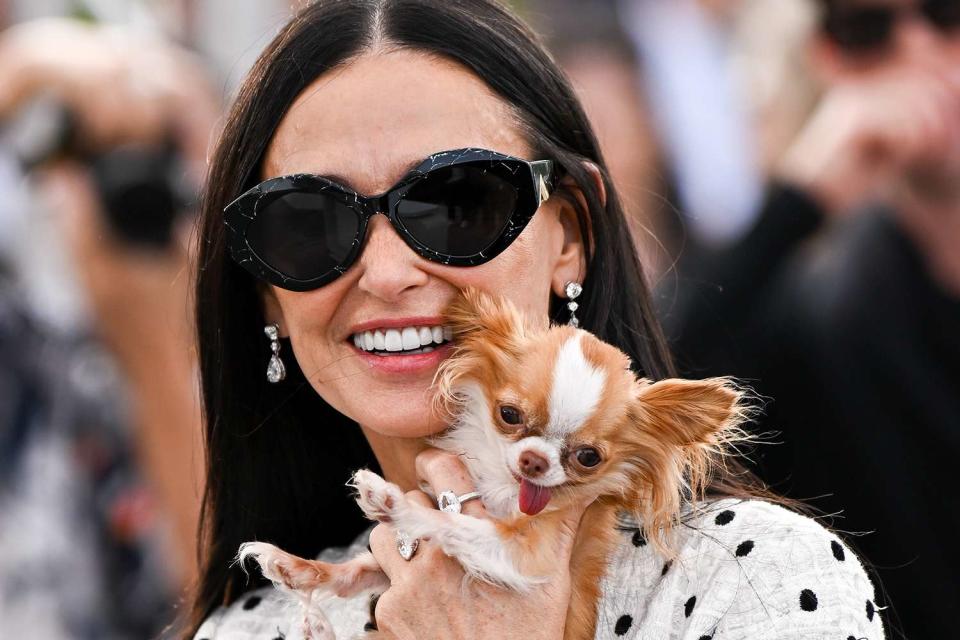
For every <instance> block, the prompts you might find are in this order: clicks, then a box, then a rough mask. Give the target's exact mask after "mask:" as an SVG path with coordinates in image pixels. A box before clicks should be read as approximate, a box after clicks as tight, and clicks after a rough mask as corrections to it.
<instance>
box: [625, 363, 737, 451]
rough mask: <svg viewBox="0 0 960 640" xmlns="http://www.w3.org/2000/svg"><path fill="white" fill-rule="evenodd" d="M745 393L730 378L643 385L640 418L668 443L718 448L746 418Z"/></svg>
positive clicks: (640, 397) (671, 379) (672, 380)
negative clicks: (726, 434) (725, 435)
mask: <svg viewBox="0 0 960 640" xmlns="http://www.w3.org/2000/svg"><path fill="white" fill-rule="evenodd" d="M743 398H744V392H743V390H741V389H740V388H739V387H737V386H736V384H735V383H734V382H733V381H732V380H731V379H730V378H708V379H706V380H682V379H679V378H670V379H667V380H660V381H659V382H654V383H653V384H650V383H644V382H641V386H640V389H639V392H638V393H637V402H636V405H635V407H634V409H635V412H636V414H637V418H638V419H640V420H641V421H642V422H644V423H645V425H646V427H647V428H648V429H652V430H654V431H655V432H656V433H657V434H658V435H659V436H660V437H661V438H663V440H664V441H666V442H669V443H671V444H674V445H677V446H680V447H688V446H697V445H706V446H714V445H716V444H717V443H718V442H719V441H720V440H722V439H723V438H722V434H723V432H724V431H725V430H726V429H728V428H729V427H732V426H733V427H735V426H736V425H737V424H739V423H740V422H742V421H743V419H744V417H745V416H744V406H743V405H742V402H743Z"/></svg>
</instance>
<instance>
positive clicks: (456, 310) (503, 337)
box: [443, 287, 527, 352]
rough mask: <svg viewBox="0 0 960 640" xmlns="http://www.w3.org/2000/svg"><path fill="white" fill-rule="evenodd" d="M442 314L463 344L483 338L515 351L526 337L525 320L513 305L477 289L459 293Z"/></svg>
mask: <svg viewBox="0 0 960 640" xmlns="http://www.w3.org/2000/svg"><path fill="white" fill-rule="evenodd" d="M443 315H444V324H445V325H446V326H448V327H450V329H451V330H452V331H453V338H454V340H455V341H457V342H460V343H461V344H462V343H464V342H469V341H473V340H475V339H482V340H483V341H485V342H491V341H492V342H494V343H495V345H496V346H497V347H498V348H500V349H501V350H502V351H506V352H515V351H516V349H517V345H518V344H519V342H520V341H522V340H523V338H524V336H525V335H526V334H527V325H526V320H525V318H524V317H523V315H522V314H521V313H520V311H518V310H517V308H516V307H515V306H513V303H511V302H510V301H509V300H507V299H506V298H494V297H492V296H490V295H488V294H486V293H484V292H482V291H480V290H479V289H476V288H474V287H468V288H466V289H463V290H462V291H460V293H459V294H458V295H457V296H456V297H455V298H454V299H453V301H452V302H451V303H450V304H449V305H448V306H447V309H446V311H445V312H444V314H443Z"/></svg>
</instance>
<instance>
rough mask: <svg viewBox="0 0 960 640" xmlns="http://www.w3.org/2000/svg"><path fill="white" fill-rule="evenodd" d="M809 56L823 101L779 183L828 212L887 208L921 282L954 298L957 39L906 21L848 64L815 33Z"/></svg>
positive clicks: (959, 256)
mask: <svg viewBox="0 0 960 640" xmlns="http://www.w3.org/2000/svg"><path fill="white" fill-rule="evenodd" d="M848 4H850V6H854V5H858V6H859V5H864V6H875V5H896V6H916V4H917V3H915V2H912V1H911V0H902V1H890V2H886V1H881V0H858V1H856V2H854V1H853V0H850V2H849V3H848ZM810 57H811V62H812V65H813V68H814V71H815V73H816V74H817V76H818V77H819V79H820V81H821V82H822V83H823V85H824V87H825V92H824V95H823V97H822V99H821V100H820V102H819V104H818V106H817V107H816V109H815V110H814V113H813V114H812V115H811V117H810V119H809V120H808V122H807V124H806V125H805V126H804V127H803V129H802V130H801V132H800V133H799V135H798V136H797V138H796V140H795V141H794V142H793V144H792V145H791V147H790V148H789V149H788V151H787V153H786V154H785V156H784V158H783V162H782V163H781V165H780V167H779V171H778V173H779V176H780V177H781V178H782V179H784V180H786V181H788V182H792V183H794V184H797V185H799V186H802V187H804V188H806V189H807V190H809V191H810V192H811V193H813V194H814V195H815V196H816V197H817V198H818V199H819V201H820V202H821V203H822V204H823V205H824V207H825V208H826V209H827V210H828V211H829V212H831V213H836V214H844V213H848V212H850V211H852V210H855V209H856V207H857V206H858V205H862V204H864V203H865V202H868V201H881V202H885V203H887V204H889V205H891V208H892V209H893V210H895V211H896V212H897V215H898V216H899V218H900V222H901V225H902V227H903V229H904V231H905V232H906V233H907V234H909V235H910V236H911V238H912V240H913V241H914V243H915V244H916V245H917V247H918V248H919V249H920V250H921V252H922V253H923V255H924V257H925V259H926V262H927V265H928V268H929V271H930V273H931V275H933V277H934V278H935V279H936V280H937V281H939V283H940V284H941V285H942V286H943V287H944V288H945V289H946V290H947V291H951V292H953V293H954V295H960V252H958V251H956V247H957V244H958V243H960V186H958V185H960V74H958V72H957V69H958V67H960V30H955V31H954V32H952V33H949V34H944V33H943V32H941V31H939V30H938V29H937V28H936V27H934V26H933V25H932V24H930V23H929V22H928V21H927V20H926V19H925V18H923V17H922V16H920V15H918V14H916V13H914V14H912V15H910V16H909V17H905V18H902V19H901V20H900V21H899V22H898V23H897V26H896V27H895V29H894V33H893V36H892V38H891V41H890V45H889V46H888V47H887V48H886V49H884V50H882V51H878V52H874V53H870V54H866V55H852V54H849V53H847V52H845V51H843V50H842V49H840V48H839V47H837V46H836V45H835V44H834V43H833V42H832V41H831V40H830V39H829V38H828V37H826V36H825V35H823V34H820V35H818V36H816V37H815V38H814V39H813V41H812V42H811V48H810Z"/></svg>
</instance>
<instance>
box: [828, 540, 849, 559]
mask: <svg viewBox="0 0 960 640" xmlns="http://www.w3.org/2000/svg"><path fill="white" fill-rule="evenodd" d="M830 548H831V549H832V550H833V557H834V558H836V559H837V560H839V561H840V562H843V561H844V560H845V559H846V555H844V553H843V547H842V546H841V545H840V543H839V542H837V541H836V540H831V541H830Z"/></svg>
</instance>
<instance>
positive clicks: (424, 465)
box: [416, 449, 487, 518]
mask: <svg viewBox="0 0 960 640" xmlns="http://www.w3.org/2000/svg"><path fill="white" fill-rule="evenodd" d="M416 470H417V477H418V478H419V479H420V482H421V485H423V484H426V485H427V486H428V487H429V488H430V490H431V492H432V493H433V495H435V496H437V497H438V498H439V496H440V494H441V493H442V492H444V491H452V492H453V493H454V494H456V495H457V496H458V497H459V496H462V495H464V494H467V493H471V492H473V491H474V490H475V487H474V484H473V480H471V479H470V474H469V473H468V472H467V468H466V467H465V466H464V464H463V462H461V461H460V458H458V457H457V456H455V455H454V454H452V453H448V452H446V451H440V450H439V449H427V450H425V451H423V452H421V453H420V454H419V455H417V459H416ZM433 507H434V508H437V504H436V502H434V503H433ZM461 508H462V511H461V512H462V513H465V514H467V515H470V516H474V517H478V518H480V517H486V514H487V512H486V509H484V508H483V503H482V502H481V500H480V499H479V498H475V499H472V500H469V501H467V502H464V503H463V504H462V507H461Z"/></svg>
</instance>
